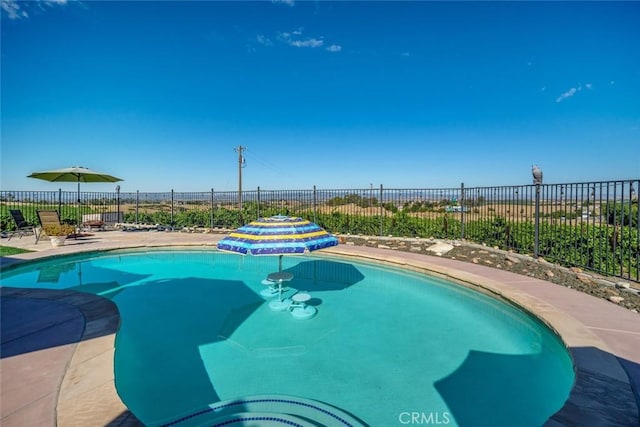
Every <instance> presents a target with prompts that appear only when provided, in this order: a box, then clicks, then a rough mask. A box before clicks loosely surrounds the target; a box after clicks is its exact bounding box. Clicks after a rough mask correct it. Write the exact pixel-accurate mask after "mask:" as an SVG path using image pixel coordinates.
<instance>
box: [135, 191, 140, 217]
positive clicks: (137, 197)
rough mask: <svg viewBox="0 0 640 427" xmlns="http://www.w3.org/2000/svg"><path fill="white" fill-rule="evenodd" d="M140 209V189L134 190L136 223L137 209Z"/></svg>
mask: <svg viewBox="0 0 640 427" xmlns="http://www.w3.org/2000/svg"><path fill="white" fill-rule="evenodd" d="M139 210H140V190H136V224H140V222H139V218H138V211H139Z"/></svg>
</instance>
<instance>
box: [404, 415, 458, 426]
mask: <svg viewBox="0 0 640 427" xmlns="http://www.w3.org/2000/svg"><path fill="white" fill-rule="evenodd" d="M398 421H400V424H412V425H416V424H418V425H420V424H421V425H432V426H438V425H447V424H449V423H450V422H451V414H450V413H449V412H414V411H412V412H409V411H407V412H400V414H399V415H398Z"/></svg>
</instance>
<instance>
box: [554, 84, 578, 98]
mask: <svg viewBox="0 0 640 427" xmlns="http://www.w3.org/2000/svg"><path fill="white" fill-rule="evenodd" d="M576 92H577V90H576V88H575V87H572V88H571V89H569V90H568V91H566V92H565V93H563V94H562V95H560V96H559V97H557V98H556V102H562V101H563V100H565V99H567V98H571V97H572V96H573V95H575V94H576Z"/></svg>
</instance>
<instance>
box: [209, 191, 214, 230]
mask: <svg viewBox="0 0 640 427" xmlns="http://www.w3.org/2000/svg"><path fill="white" fill-rule="evenodd" d="M213 197H214V196H213V188H212V189H211V215H209V218H210V219H209V224H210V227H211V228H213V209H214V203H215V202H214V198H213Z"/></svg>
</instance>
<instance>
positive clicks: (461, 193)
mask: <svg viewBox="0 0 640 427" xmlns="http://www.w3.org/2000/svg"><path fill="white" fill-rule="evenodd" d="M464 211H465V203H464V182H462V183H460V239H464Z"/></svg>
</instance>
